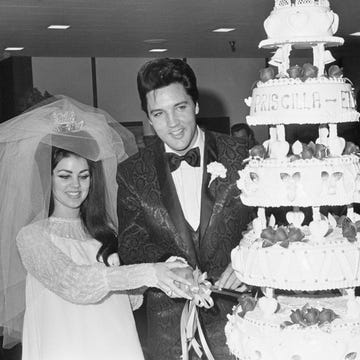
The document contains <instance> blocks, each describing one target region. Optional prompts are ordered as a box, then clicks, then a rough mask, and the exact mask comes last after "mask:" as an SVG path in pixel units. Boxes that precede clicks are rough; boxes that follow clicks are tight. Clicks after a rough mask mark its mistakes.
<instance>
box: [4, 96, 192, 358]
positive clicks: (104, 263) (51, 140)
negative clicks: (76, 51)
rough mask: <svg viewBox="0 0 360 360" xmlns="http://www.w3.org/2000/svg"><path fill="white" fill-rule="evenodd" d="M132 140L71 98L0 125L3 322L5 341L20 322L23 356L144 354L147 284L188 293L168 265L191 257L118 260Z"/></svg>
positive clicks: (106, 117) (13, 335) (16, 336)
mask: <svg viewBox="0 0 360 360" xmlns="http://www.w3.org/2000/svg"><path fill="white" fill-rule="evenodd" d="M115 128H116V131H115ZM131 140H132V138H131V136H130V134H129V133H128V132H127V130H126V129H124V128H122V127H121V126H120V125H119V124H118V123H116V122H115V121H114V120H112V119H111V118H109V115H107V114H105V113H103V112H101V111H99V110H97V109H94V108H91V107H87V106H85V105H83V104H80V103H77V102H75V101H74V100H71V99H69V98H66V97H61V98H59V99H58V100H56V101H54V102H52V103H50V104H47V105H45V106H42V107H39V108H37V109H35V110H32V111H30V112H28V113H25V114H22V115H20V116H18V117H16V118H14V119H12V120H9V121H7V122H5V123H3V124H0V183H1V188H0V246H1V251H0V261H1V262H0V263H1V268H0V271H1V280H0V298H1V303H0V310H1V311H0V326H2V327H3V328H4V340H5V344H6V343H7V344H8V345H11V344H12V343H14V342H16V340H17V339H19V338H20V336H21V330H22V329H23V335H22V341H23V357H22V358H23V359H24V360H64V359H66V360H82V359H84V360H85V359H86V360H92V359H93V360H95V359H101V358H102V359H117V360H118V359H131V360H141V359H143V355H142V351H141V346H140V343H139V339H138V336H137V332H136V327H135V322H134V318H133V315H132V309H135V308H137V307H139V306H140V305H141V302H142V292H143V291H144V289H143V287H144V286H148V287H157V288H160V289H161V290H163V291H164V292H166V293H172V294H174V295H175V296H178V297H188V295H187V294H186V293H185V292H184V291H182V290H181V289H180V288H179V287H177V286H176V284H177V285H179V286H180V284H183V285H190V284H189V283H188V282H187V281H186V280H185V279H183V278H182V277H180V276H178V275H176V274H175V273H174V272H172V271H171V269H173V268H175V267H182V266H186V265H183V264H179V263H178V262H172V263H155V264H137V265H128V266H118V265H119V258H118V256H117V254H116V250H117V237H116V230H117V220H116V219H117V218H116V208H115V202H116V192H117V187H116V180H115V174H116V167H117V163H118V162H119V161H121V160H123V159H125V158H126V157H127V155H128V154H129V153H130V154H131V153H132V152H134V146H133V143H132V141H131ZM119 221H121V219H120V220H119ZM15 238H16V245H17V248H16V245H15ZM25 284H26V290H25V292H24V288H25ZM128 290H131V292H128ZM25 298H26V301H25ZM24 308H25V316H24V321H23V325H22V319H23V316H22V315H23V311H24Z"/></svg>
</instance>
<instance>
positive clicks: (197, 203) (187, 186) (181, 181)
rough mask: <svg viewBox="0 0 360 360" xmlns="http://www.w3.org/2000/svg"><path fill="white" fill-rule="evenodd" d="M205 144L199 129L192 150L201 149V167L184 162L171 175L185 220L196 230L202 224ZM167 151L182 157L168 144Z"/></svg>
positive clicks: (203, 135)
mask: <svg viewBox="0 0 360 360" xmlns="http://www.w3.org/2000/svg"><path fill="white" fill-rule="evenodd" d="M204 143H205V134H204V132H203V131H202V130H200V128H199V127H198V128H197V138H196V141H195V143H194V145H193V146H192V148H196V147H199V149H200V166H199V167H193V166H190V165H189V164H188V163H187V162H186V161H182V162H181V164H180V166H179V168H178V169H176V170H175V171H173V172H172V173H171V175H172V178H173V180H174V183H175V188H176V192H177V195H178V198H179V201H180V204H181V208H182V211H183V213H184V216H185V219H186V221H187V222H188V223H189V224H190V225H191V227H192V228H193V229H194V230H197V229H198V227H199V224H200V211H201V186H202V175H203V167H204ZM188 150H190V149H188ZM165 151H166V152H172V153H175V154H178V155H180V154H179V153H178V152H176V151H174V150H173V149H171V148H170V147H169V146H168V145H167V144H165Z"/></svg>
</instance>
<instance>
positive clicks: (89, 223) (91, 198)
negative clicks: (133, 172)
mask: <svg viewBox="0 0 360 360" xmlns="http://www.w3.org/2000/svg"><path fill="white" fill-rule="evenodd" d="M70 156H75V157H80V156H79V155H78V154H76V153H74V152H71V151H68V150H64V149H60V148H58V147H55V146H52V151H51V172H53V170H54V168H55V167H56V165H57V164H58V163H59V162H60V161H61V160H62V159H64V158H68V157H70ZM86 161H87V163H88V165H89V172H90V187H89V194H88V196H87V197H86V199H85V200H84V202H83V203H82V204H81V206H80V218H81V221H82V223H83V225H84V227H85V228H86V229H87V231H88V233H89V234H90V235H91V236H92V237H93V238H94V239H96V240H98V241H99V242H100V243H101V247H100V249H99V251H98V253H97V254H96V259H97V260H98V261H99V259H100V256H101V257H102V259H103V261H104V263H105V264H106V265H107V266H109V263H108V257H109V255H111V254H112V253H114V252H116V251H117V235H116V232H115V230H114V229H115V226H113V225H112V224H111V221H110V219H109V216H108V214H107V212H106V198H107V196H106V190H105V178H104V171H103V166H102V163H101V161H91V160H88V159H86ZM53 211H54V199H53V195H52V192H51V196H50V206H49V216H50V215H51V214H52V213H53Z"/></svg>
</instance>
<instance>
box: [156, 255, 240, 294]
mask: <svg viewBox="0 0 360 360" xmlns="http://www.w3.org/2000/svg"><path fill="white" fill-rule="evenodd" d="M157 265H159V264H157ZM161 265H165V268H166V270H165V268H163V267H161V268H160V267H159V271H163V272H164V273H163V274H162V275H163V276H159V275H160V274H159V275H158V279H159V286H158V287H159V288H160V289H161V290H162V291H164V292H165V294H167V295H168V296H169V297H172V298H177V297H183V298H186V299H190V300H191V299H192V298H193V292H194V288H195V291H196V287H197V286H198V284H197V283H196V282H195V281H194V270H193V269H192V268H191V267H190V266H189V265H188V264H186V263H183V262H180V261H178V260H176V261H173V262H166V263H161ZM169 271H170V272H171V273H172V274H171V273H170V272H169ZM214 286H216V287H217V288H218V289H222V288H224V289H231V290H236V291H243V290H244V289H243V287H244V284H242V283H241V281H240V280H239V279H238V278H237V277H236V275H235V272H234V270H233V268H232V266H231V264H229V265H228V266H227V268H226V269H225V271H224V272H223V273H222V274H221V276H220V277H219V279H217V280H216V281H215V283H214Z"/></svg>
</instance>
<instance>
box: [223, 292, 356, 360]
mask: <svg viewBox="0 0 360 360" xmlns="http://www.w3.org/2000/svg"><path fill="white" fill-rule="evenodd" d="M278 301H279V303H280V309H279V311H278V312H277V313H276V314H274V315H271V316H269V317H267V318H265V317H264V314H263V312H262V310H261V309H260V308H259V307H258V306H256V308H255V309H254V311H251V312H247V313H246V315H245V317H244V318H242V317H240V316H239V315H238V312H239V311H241V309H239V308H238V309H235V311H234V314H233V315H229V316H228V318H229V321H228V323H227V324H226V326H225V334H226V338H227V344H228V346H229V349H230V351H231V353H233V354H234V355H235V356H236V357H237V358H238V359H241V360H350V359H353V360H356V359H360V317H359V315H358V314H357V316H356V314H355V315H353V316H349V315H348V314H347V305H346V299H345V298H343V297H339V298H338V297H334V298H327V299H311V298H296V297H295V298H290V297H289V298H285V297H279V299H278ZM306 303H308V304H309V305H310V306H312V307H316V308H318V309H319V310H322V308H327V309H331V310H333V311H334V312H335V313H336V314H338V315H339V316H340V318H338V319H335V320H334V321H333V322H331V323H330V324H328V325H327V326H324V327H319V326H318V325H312V326H309V327H301V326H300V325H292V326H288V327H285V328H282V327H281V326H280V325H281V324H282V323H283V322H284V321H289V320H290V314H291V310H295V309H299V308H301V307H302V306H303V305H305V304H306Z"/></svg>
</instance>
